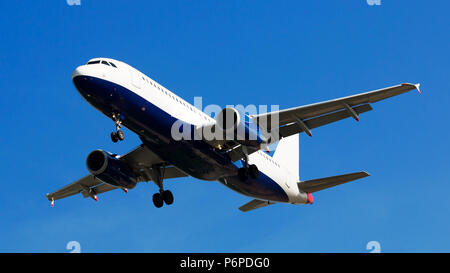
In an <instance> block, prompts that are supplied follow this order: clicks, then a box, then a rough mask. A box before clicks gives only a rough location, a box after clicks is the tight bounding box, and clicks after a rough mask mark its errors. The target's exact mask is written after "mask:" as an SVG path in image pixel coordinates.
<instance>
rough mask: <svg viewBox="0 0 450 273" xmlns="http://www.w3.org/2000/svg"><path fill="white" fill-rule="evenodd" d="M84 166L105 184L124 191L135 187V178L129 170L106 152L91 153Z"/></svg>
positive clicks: (96, 151)
mask: <svg viewBox="0 0 450 273" xmlns="http://www.w3.org/2000/svg"><path fill="white" fill-rule="evenodd" d="M86 166H87V168H88V170H89V172H90V173H91V174H92V175H94V176H95V177H97V178H99V179H100V180H102V181H103V182H105V183H108V184H110V185H113V186H116V187H122V188H126V189H132V188H134V186H136V183H137V181H136V177H135V176H134V174H133V172H132V171H131V169H130V168H129V167H128V166H127V165H125V164H124V163H123V162H122V161H120V160H119V159H117V158H115V157H114V156H112V155H111V154H110V153H108V152H105V151H102V150H95V151H93V152H91V153H90V154H89V155H88V157H87V159H86Z"/></svg>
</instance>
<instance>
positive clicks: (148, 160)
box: [46, 145, 187, 205]
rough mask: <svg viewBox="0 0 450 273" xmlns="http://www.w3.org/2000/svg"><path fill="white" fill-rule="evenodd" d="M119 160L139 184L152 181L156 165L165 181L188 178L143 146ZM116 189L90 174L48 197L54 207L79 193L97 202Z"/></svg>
mask: <svg viewBox="0 0 450 273" xmlns="http://www.w3.org/2000/svg"><path fill="white" fill-rule="evenodd" d="M119 159H120V160H121V161H123V162H124V163H125V164H127V166H128V167H130V169H132V170H133V172H134V173H135V175H136V177H138V181H139V182H146V181H150V180H152V179H151V175H150V171H151V168H152V166H155V165H160V166H163V167H164V170H162V172H161V173H162V174H163V178H164V179H168V178H177V177H185V176H187V175H186V174H185V173H183V172H182V171H180V170H179V169H177V168H175V167H174V166H170V165H167V166H166V165H165V164H166V162H164V161H163V160H161V159H160V158H159V157H158V156H157V155H156V154H154V153H153V152H152V151H150V150H149V149H148V148H147V147H146V146H144V145H141V146H139V147H137V148H136V149H134V150H132V151H130V152H128V153H126V154H124V155H123V156H120V157H119ZM114 189H120V187H115V186H112V185H109V184H107V183H104V182H103V181H101V180H100V179H98V178H95V177H94V176H93V175H91V174H90V175H87V176H85V177H83V178H81V179H79V180H77V181H75V182H73V183H72V184H69V185H67V186H65V187H63V188H61V189H59V190H57V191H55V192H52V193H49V194H47V195H46V197H47V199H48V200H49V201H51V202H52V205H53V201H54V200H58V199H62V198H66V197H69V196H72V195H75V194H78V193H81V194H82V195H83V197H85V198H86V197H91V198H93V199H95V200H96V198H97V197H96V196H97V195H98V194H101V193H104V192H107V191H111V190H114ZM124 190H125V189H124Z"/></svg>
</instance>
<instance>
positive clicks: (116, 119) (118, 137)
mask: <svg viewBox="0 0 450 273" xmlns="http://www.w3.org/2000/svg"><path fill="white" fill-rule="evenodd" d="M112 119H113V120H114V124H115V125H116V132H111V140H112V142H114V143H116V142H117V141H119V140H120V141H122V140H124V139H125V135H124V134H123V132H122V130H120V128H121V127H122V120H121V119H120V115H119V114H113V115H112Z"/></svg>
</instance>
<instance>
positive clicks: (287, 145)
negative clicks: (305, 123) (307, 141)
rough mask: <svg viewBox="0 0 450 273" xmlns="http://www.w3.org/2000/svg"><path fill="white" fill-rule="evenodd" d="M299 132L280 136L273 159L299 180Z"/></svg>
mask: <svg viewBox="0 0 450 273" xmlns="http://www.w3.org/2000/svg"><path fill="white" fill-rule="evenodd" d="M299 153H300V151H299V134H295V135H292V136H288V137H285V138H282V139H281V140H280V142H279V143H278V145H277V148H276V150H275V153H274V154H273V159H274V160H276V161H277V162H279V163H280V165H281V166H282V167H283V168H285V169H286V170H287V171H288V172H289V173H290V174H292V175H293V176H295V177H296V178H297V181H300V176H299V164H300V157H299Z"/></svg>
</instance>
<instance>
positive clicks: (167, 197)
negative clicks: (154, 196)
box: [162, 190, 173, 205]
mask: <svg viewBox="0 0 450 273" xmlns="http://www.w3.org/2000/svg"><path fill="white" fill-rule="evenodd" d="M162 198H163V200H164V203H166V204H167V205H171V204H172V203H173V194H172V192H171V191H169V190H166V191H163V193H162Z"/></svg>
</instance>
